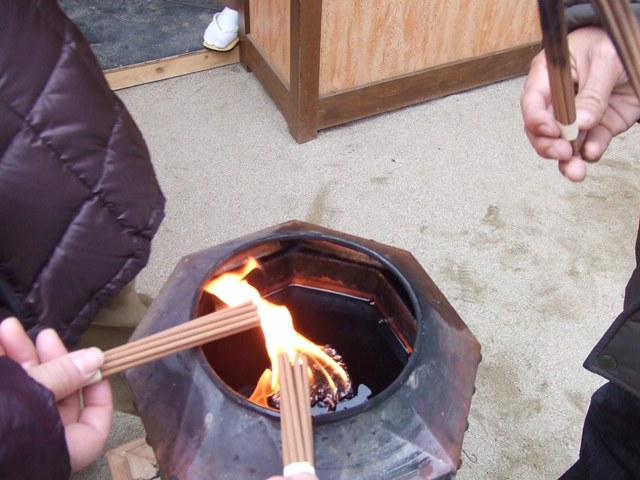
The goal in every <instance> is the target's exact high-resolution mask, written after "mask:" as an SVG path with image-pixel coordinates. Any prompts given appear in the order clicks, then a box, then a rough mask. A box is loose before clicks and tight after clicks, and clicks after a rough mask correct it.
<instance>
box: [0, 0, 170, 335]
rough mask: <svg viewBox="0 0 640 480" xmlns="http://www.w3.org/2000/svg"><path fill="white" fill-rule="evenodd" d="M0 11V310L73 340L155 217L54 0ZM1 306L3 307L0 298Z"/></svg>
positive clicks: (128, 270)
mask: <svg viewBox="0 0 640 480" xmlns="http://www.w3.org/2000/svg"><path fill="white" fill-rule="evenodd" d="M1 10H2V13H1V14H0V225H2V232H1V234H0V304H2V303H4V305H5V307H7V306H9V309H10V310H12V311H14V312H15V313H17V314H18V316H19V317H20V320H21V321H22V322H23V324H24V325H25V326H26V328H27V329H28V331H29V335H30V336H31V337H32V338H34V337H35V335H36V334H37V333H38V332H39V331H40V330H41V329H43V328H45V327H53V328H55V329H56V330H57V331H58V333H59V334H60V336H61V338H62V339H63V341H64V342H65V344H66V345H67V346H72V345H74V344H75V343H76V342H77V341H78V338H79V336H80V335H81V334H82V333H83V332H84V331H85V329H86V328H87V326H88V325H89V323H90V322H91V320H92V318H93V317H94V316H95V314H96V312H97V311H98V309H100V308H101V307H102V306H104V305H105V304H106V303H107V301H108V300H109V299H110V298H111V297H113V296H114V295H115V294H116V293H117V292H118V291H119V290H120V289H121V288H122V287H123V286H124V285H126V284H127V283H129V282H131V280H132V279H133V278H134V277H135V276H136V274H137V273H138V272H139V271H140V270H141V269H142V268H143V267H144V266H145V264H146V263H147V261H148V257H149V252H150V243H151V239H152V237H153V236H154V234H155V233H156V231H157V229H158V227H159V225H160V222H161V220H162V218H163V215H164V198H163V196H162V192H161V190H160V188H159V185H158V183H157V181H156V177H155V173H154V170H153V167H152V165H151V161H150V156H149V152H148V150H147V147H146V144H145V141H144V139H143V138H142V135H141V133H140V131H139V130H138V128H137V126H136V124H135V123H134V121H133V119H132V118H131V116H130V114H129V113H128V111H127V109H126V108H125V106H124V105H123V103H122V102H121V101H120V100H119V99H118V97H117V96H116V95H115V94H114V93H113V92H112V91H111V89H110V88H109V86H108V84H107V82H106V80H105V78H104V75H103V72H102V70H101V68H100V66H99V64H98V61H97V60H96V58H95V56H94V55H93V53H92V51H91V48H90V46H89V45H88V44H87V42H86V41H85V39H84V38H83V36H82V35H81V34H80V32H79V30H78V29H77V28H76V27H75V25H74V24H73V23H72V22H71V21H70V20H69V19H68V18H67V17H66V16H65V15H64V14H63V13H62V11H61V10H60V8H59V7H58V5H57V3H56V2H55V0H3V1H2V8H1ZM3 299H4V300H3Z"/></svg>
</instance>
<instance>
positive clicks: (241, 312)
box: [100, 302, 260, 378]
mask: <svg viewBox="0 0 640 480" xmlns="http://www.w3.org/2000/svg"><path fill="white" fill-rule="evenodd" d="M258 326H260V317H259V316H258V308H257V307H256V306H255V305H254V304H253V303H251V302H246V303H243V304H241V305H238V306H236V307H231V308H225V309H224V310H220V311H218V312H213V313H210V314H208V315H203V316H202V317H199V318H196V319H194V320H191V321H189V322H186V323H183V324H182V325H178V326H176V327H172V328H168V329H166V330H163V331H161V332H158V333H155V334H153V335H149V336H148V337H145V338H141V339H140V340H136V341H134V342H131V343H127V344H125V345H122V346H119V347H116V348H112V349H111V350H107V351H106V352H105V353H104V364H103V365H102V368H101V369H100V373H101V374H102V378H105V377H108V376H110V375H114V374H116V373H120V372H122V371H124V370H127V369H129V368H132V367H136V366H138V365H142V364H143V363H147V362H150V361H152V360H157V359H159V358H162V357H166V356H167V355H171V354H173V353H177V352H180V351H182V350H187V349H189V348H192V347H195V346H198V345H202V344H204V343H208V342H212V341H214V340H218V339H220V338H223V337H227V336H229V335H233V334H234V333H239V332H242V331H244V330H249V329H250V328H253V327H258Z"/></svg>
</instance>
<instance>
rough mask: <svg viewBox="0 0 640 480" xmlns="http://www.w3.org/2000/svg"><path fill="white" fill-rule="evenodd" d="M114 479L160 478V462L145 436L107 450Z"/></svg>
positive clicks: (138, 479)
mask: <svg viewBox="0 0 640 480" xmlns="http://www.w3.org/2000/svg"><path fill="white" fill-rule="evenodd" d="M107 460H108V462H109V468H110V470H111V478H112V479H113V480H140V479H149V480H151V479H159V478H160V474H159V471H158V463H157V462H156V457H155V456H154V454H153V450H152V449H151V447H150V446H149V445H147V444H146V442H145V440H144V438H139V439H138V440H134V441H132V442H129V443H125V444H124V445H120V446H119V447H116V448H113V449H111V450H109V451H108V452H107Z"/></svg>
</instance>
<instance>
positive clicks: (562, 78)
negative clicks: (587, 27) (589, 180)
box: [538, 0, 580, 153]
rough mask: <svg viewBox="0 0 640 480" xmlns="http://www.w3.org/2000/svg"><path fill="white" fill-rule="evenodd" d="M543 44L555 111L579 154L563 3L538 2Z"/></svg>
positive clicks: (557, 118)
mask: <svg viewBox="0 0 640 480" xmlns="http://www.w3.org/2000/svg"><path fill="white" fill-rule="evenodd" d="M538 10H539V12H540V24H541V26H542V42H543V47H544V52H545V57H546V59H547V69H548V71H549V85H550V88H551V101H552V104H553V112H554V115H555V117H556V120H557V121H558V124H559V125H560V130H561V134H562V138H564V139H565V140H568V141H569V142H571V146H572V147H573V153H578V152H579V150H580V144H579V142H578V133H579V131H578V122H577V120H576V105H575V93H574V87H573V79H572V78H571V58H570V56H569V45H568V43H567V22H566V20H565V17H564V4H563V3H562V1H561V0H538Z"/></svg>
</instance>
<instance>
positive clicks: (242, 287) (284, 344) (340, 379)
mask: <svg viewBox="0 0 640 480" xmlns="http://www.w3.org/2000/svg"><path fill="white" fill-rule="evenodd" d="M256 268H259V265H258V262H257V261H256V260H255V259H254V258H251V259H249V260H248V261H247V263H246V264H245V265H244V267H243V268H242V269H241V270H240V271H239V272H232V273H225V274H223V275H221V276H219V277H217V278H215V279H213V280H212V281H211V282H209V283H208V284H207V285H206V287H205V291H207V292H208V293H211V294H212V295H215V296H216V297H218V298H219V299H220V300H221V301H222V302H224V303H225V304H227V305H228V306H230V307H233V306H235V305H239V304H241V303H244V302H246V301H249V300H250V301H252V302H253V303H254V304H255V305H257V307H258V314H259V315H260V321H261V326H262V331H263V333H264V338H265V345H266V349H267V354H268V355H269V360H270V362H271V368H270V369H269V368H267V369H266V370H265V371H264V372H263V374H262V376H261V377H260V380H259V381H258V384H257V385H256V388H255V390H254V392H253V394H252V395H251V398H250V400H251V401H252V402H254V403H256V404H258V405H262V406H268V399H269V398H270V397H272V396H273V395H274V394H276V393H277V392H278V391H279V375H280V372H279V368H278V354H279V353H281V352H286V353H287V354H288V355H289V358H294V357H295V354H296V352H297V353H302V354H304V355H305V356H306V357H307V359H308V361H309V369H308V374H309V377H310V378H309V381H310V384H311V385H312V389H313V385H314V383H318V382H320V383H322V384H324V385H326V386H327V387H328V390H329V394H328V395H327V397H332V398H333V399H334V400H333V401H332V400H331V399H330V398H321V399H320V401H325V400H326V401H328V403H329V404H331V403H332V402H333V403H335V402H337V400H339V399H340V398H345V397H347V396H350V395H352V392H351V384H350V381H349V377H348V375H347V373H346V371H345V370H344V368H343V367H342V366H341V365H340V363H339V362H337V361H336V360H334V358H332V357H331V356H330V355H328V354H327V353H326V352H325V350H324V348H323V347H321V346H319V345H316V344H315V343H313V342H311V341H310V340H308V339H307V338H305V337H304V336H303V335H300V334H299V333H298V332H296V330H295V328H294V326H293V319H292V318H291V313H290V312H289V310H288V309H287V307H285V306H282V305H276V304H274V303H271V302H269V301H267V300H265V299H263V298H261V297H260V294H259V293H258V291H257V290H256V289H255V288H254V287H253V286H251V285H250V284H249V283H248V282H247V281H246V280H245V277H246V276H247V275H248V274H249V273H250V272H251V271H253V270H254V269H256ZM316 377H319V378H316ZM335 379H337V383H336V380H335ZM341 389H342V390H346V391H340V390H341ZM333 406H334V407H335V405H333Z"/></svg>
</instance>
